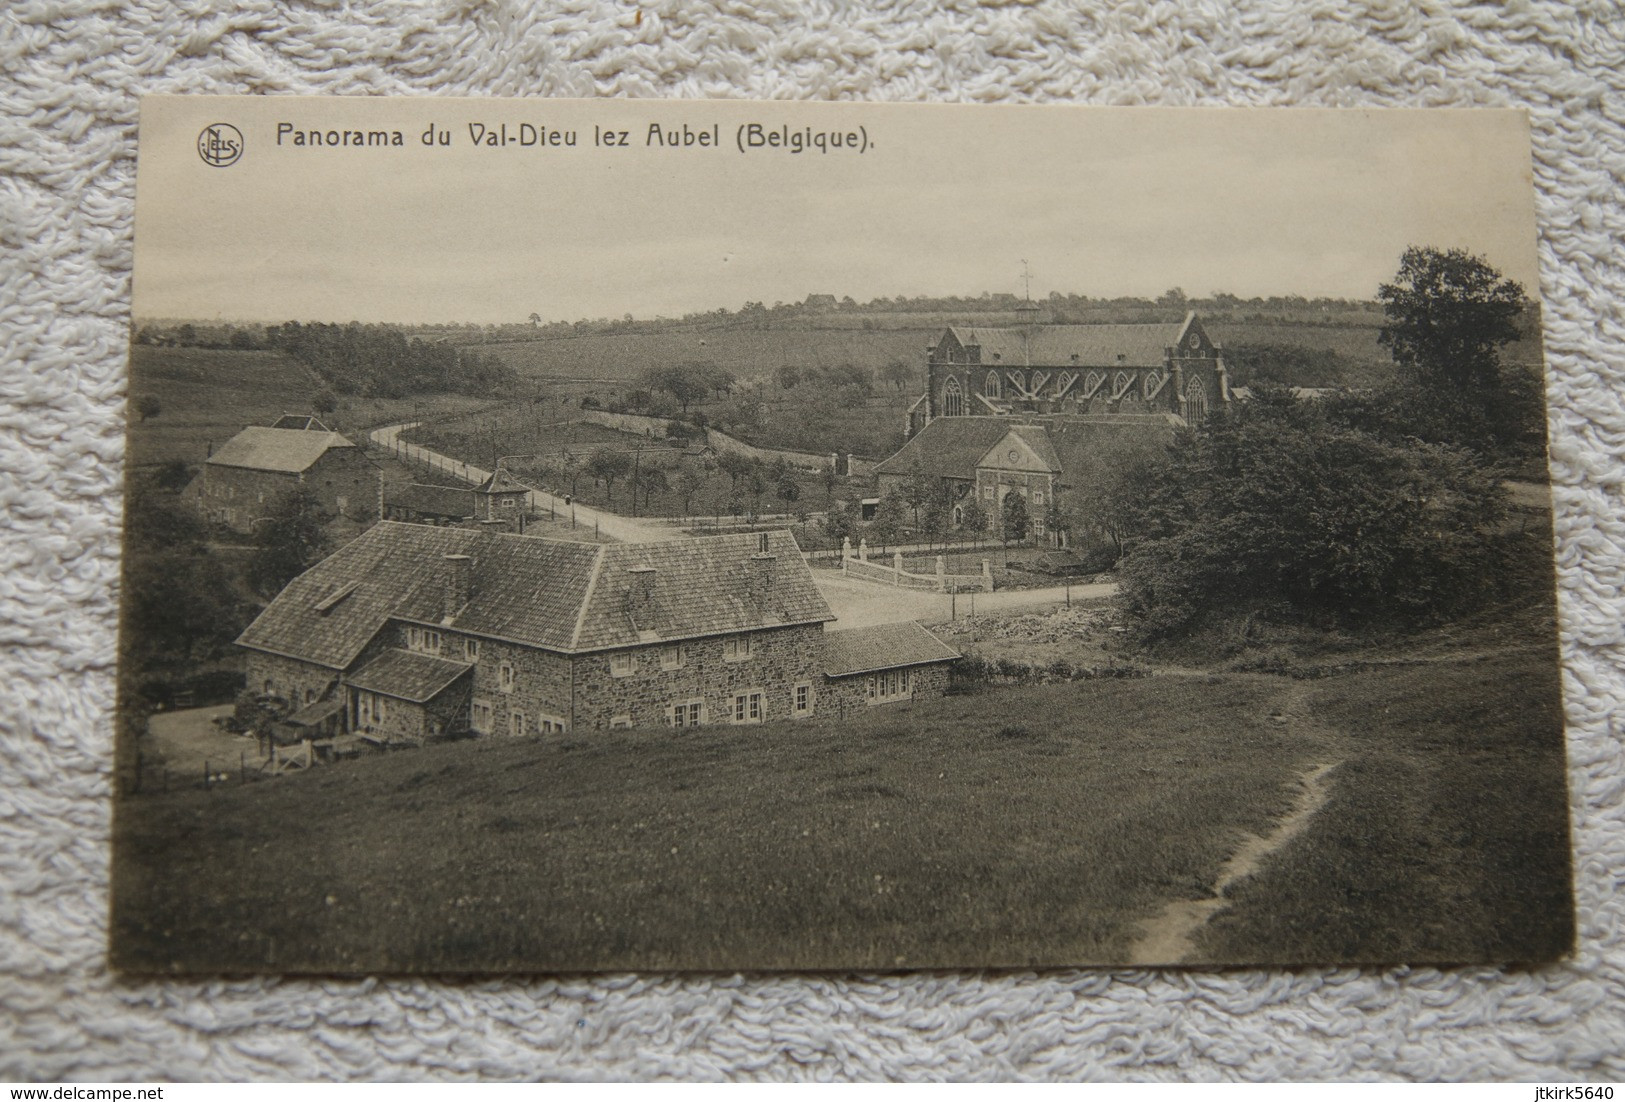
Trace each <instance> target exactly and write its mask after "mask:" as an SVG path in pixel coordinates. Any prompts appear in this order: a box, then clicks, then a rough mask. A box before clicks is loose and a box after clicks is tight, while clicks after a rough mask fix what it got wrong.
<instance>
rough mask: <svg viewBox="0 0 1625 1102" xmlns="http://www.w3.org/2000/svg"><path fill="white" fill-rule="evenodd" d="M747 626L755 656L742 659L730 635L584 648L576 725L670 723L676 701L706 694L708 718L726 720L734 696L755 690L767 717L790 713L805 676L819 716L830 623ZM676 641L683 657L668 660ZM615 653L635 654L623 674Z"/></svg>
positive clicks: (778, 717)
mask: <svg viewBox="0 0 1625 1102" xmlns="http://www.w3.org/2000/svg"><path fill="white" fill-rule="evenodd" d="M743 634H744V635H746V636H748V637H749V639H750V656H749V657H748V658H743V659H739V660H737V661H731V660H729V659H727V658H725V657H724V646H725V641H726V640H727V639H728V638H729V637H728V636H713V637H710V638H705V639H691V640H688V641H687V642H684V643H681V644H651V645H648V646H640V647H628V648H625V649H623V650H620V651H612V652H603V653H597V654H585V655H577V656H576V658H575V675H576V713H575V715H576V730H578V731H594V730H605V729H607V728H609V727H610V726H611V725H612V724H613V723H615V722H616V721H618V720H621V718H622V717H625V718H624V722H625V723H627V724H629V725H630V726H633V727H664V726H666V725H667V724H668V722H669V713H668V709H669V708H670V707H671V706H672V705H674V704H678V703H683V704H687V703H689V702H692V701H700V702H702V704H703V706H704V710H703V713H702V714H703V722H705V723H727V722H730V721H731V720H732V718H733V714H734V697H735V696H736V695H739V694H749V693H753V692H760V693H761V711H762V716H761V722H773V721H777V720H785V719H791V718H793V716H792V710H793V704H794V699H793V697H794V688H795V685H796V684H797V683H798V682H803V683H811V686H812V688H813V691H814V694H815V696H814V700H815V706H814V715H813V717H810V718H816V716H817V715H818V712H817V707H816V692H817V686H818V683H819V682H821V681H822V680H824V676H823V672H822V669H821V665H822V663H821V655H822V640H823V625H822V624H804V625H796V626H792V627H783V628H770V629H765V630H761V631H752V632H746V633H743ZM674 645H675V646H680V647H681V649H682V657H681V665H679V666H678V667H677V668H676V669H667V668H664V666H663V664H662V654H663V652H666V648H667V647H669V646H674ZM615 654H619V655H623V656H630V658H631V668H630V671H629V672H626V673H624V674H621V675H617V674H616V673H615V672H614V671H613V670H612V668H611V667H612V661H613V659H612V655H615ZM668 664H669V663H668ZM623 668H624V667H623Z"/></svg>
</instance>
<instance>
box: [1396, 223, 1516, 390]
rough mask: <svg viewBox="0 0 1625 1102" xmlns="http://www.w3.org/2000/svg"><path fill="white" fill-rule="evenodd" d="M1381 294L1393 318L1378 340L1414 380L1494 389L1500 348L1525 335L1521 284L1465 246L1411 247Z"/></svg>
mask: <svg viewBox="0 0 1625 1102" xmlns="http://www.w3.org/2000/svg"><path fill="white" fill-rule="evenodd" d="M1377 298H1378V299H1379V300H1380V301H1381V302H1382V309H1383V314H1384V315H1385V316H1386V318H1387V321H1386V323H1385V324H1384V325H1383V327H1382V333H1381V334H1380V336H1379V338H1378V339H1379V340H1380V341H1381V342H1382V344H1383V345H1385V346H1386V347H1387V348H1389V349H1390V350H1391V351H1392V352H1393V356H1394V362H1395V363H1397V364H1398V365H1399V367H1400V372H1401V374H1402V376H1404V377H1405V378H1407V379H1408V380H1409V381H1412V382H1418V383H1444V384H1447V385H1450V386H1453V387H1457V388H1460V389H1464V390H1482V389H1486V388H1490V387H1493V386H1495V385H1496V383H1497V382H1498V381H1499V372H1500V366H1501V356H1500V350H1501V346H1502V345H1505V344H1509V343H1510V342H1512V341H1515V340H1517V339H1518V338H1519V336H1521V335H1522V334H1521V333H1520V331H1519V328H1518V319H1519V316H1520V315H1521V314H1522V313H1523V310H1524V307H1525V305H1526V300H1525V298H1524V293H1523V287H1522V286H1520V285H1519V284H1518V283H1516V282H1514V281H1513V280H1510V279H1505V278H1503V277H1502V275H1501V273H1500V272H1498V271H1496V270H1495V269H1494V268H1492V267H1490V265H1489V264H1487V263H1486V262H1485V261H1483V260H1482V259H1480V258H1479V257H1476V256H1473V255H1472V254H1471V253H1468V252H1465V251H1463V250H1461V249H1444V250H1440V249H1430V248H1414V247H1413V248H1409V249H1406V250H1405V254H1404V255H1403V256H1402V257H1401V258H1400V262H1399V274H1398V275H1396V276H1395V277H1394V281H1393V282H1392V283H1384V284H1382V285H1381V286H1380V287H1379V288H1378V289H1377Z"/></svg>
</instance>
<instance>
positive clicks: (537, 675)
mask: <svg viewBox="0 0 1625 1102" xmlns="http://www.w3.org/2000/svg"><path fill="white" fill-rule="evenodd" d="M462 638H463V637H462V636H459V635H457V634H456V633H454V632H447V633H446V639H447V642H446V643H445V645H444V647H443V649H442V650H441V652H440V653H441V655H442V656H443V657H446V658H450V659H451V660H452V661H454V662H462V661H466V658H465V656H464V654H465V652H464V651H463V643H462ZM505 664H506V665H507V666H508V667H510V668H511V669H512V671H513V677H512V681H511V684H510V685H509V687H507V688H504V687H503V675H502V669H503V666H504V665H505ZM470 702H471V703H472V704H474V705H479V706H483V707H484V708H489V709H490V719H489V722H486V721H485V720H484V719H483V718H482V717H481V716H480V715H479V709H478V708H476V710H475V711H476V715H475V719H476V724H477V725H484V726H485V727H486V728H487V731H486V733H489V734H492V735H509V734H520V733H521V731H520V729H519V723H520V718H519V717H523V723H524V729H523V732H522V733H524V734H527V735H534V734H537V733H539V732H544V731H546V730H547V729H548V728H547V727H546V726H544V725H545V724H552V725H555V726H567V725H568V724H569V721H570V659H569V658H568V657H566V656H564V655H561V654H553V653H552V652H550V651H543V650H537V649H535V648H534V647H521V646H516V645H514V644H512V643H502V642H498V641H497V640H495V639H482V640H480V641H479V658H478V660H477V661H476V662H475V665H474V677H473V682H472V689H471V693H470Z"/></svg>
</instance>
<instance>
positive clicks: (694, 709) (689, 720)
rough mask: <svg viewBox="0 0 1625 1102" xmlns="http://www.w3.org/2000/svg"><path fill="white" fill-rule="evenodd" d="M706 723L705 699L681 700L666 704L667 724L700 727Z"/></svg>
mask: <svg viewBox="0 0 1625 1102" xmlns="http://www.w3.org/2000/svg"><path fill="white" fill-rule="evenodd" d="M704 723H705V702H704V701H703V700H679V701H677V702H676V703H675V704H668V705H666V726H668V727H699V726H701V725H702V724H704Z"/></svg>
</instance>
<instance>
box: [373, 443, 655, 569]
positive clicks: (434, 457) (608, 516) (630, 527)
mask: <svg viewBox="0 0 1625 1102" xmlns="http://www.w3.org/2000/svg"><path fill="white" fill-rule="evenodd" d="M420 423H421V422H418V421H406V422H403V423H402V424H399V425H385V426H384V427H383V428H381V429H373V430H372V432H371V433H369V434H368V435H369V436H370V437H371V438H372V442H373V443H374V444H377V445H378V446H379V447H381V448H385V449H387V450H389V451H391V452H393V453H394V454H396V455H399V456H401V457H402V458H405V459H412V460H415V461H417V462H419V463H422V464H424V465H425V466H428V467H431V468H433V469H434V470H437V471H440V472H441V473H442V474H449V475H451V476H452V477H453V478H457V479H461V480H462V481H464V482H467V483H468V484H469V485H470V486H478V485H479V484H480V483H481V482H484V481H485V480H486V479H488V478H490V477H491V472H490V471H487V470H482V469H481V468H479V467H476V466H474V465H473V464H471V463H464V462H463V461H462V460H460V459H453V458H451V456H449V455H441V454H440V453H439V452H435V451H430V450H429V449H428V448H425V447H421V446H419V445H417V444H408V443H407V442H405V441H404V440H402V439H401V438H400V436H401V433H403V432H405V431H406V430H407V429H410V428H416V427H417V426H418V425H419V424H420ZM529 500H530V504H531V507H532V508H534V509H538V510H542V509H548V508H552V509H556V510H558V511H559V512H560V513H563V514H565V515H568V514H569V513H570V511H571V510H572V509H573V510H574V511H575V518H576V523H577V524H580V525H596V527H597V530H598V531H599V532H600V533H602V534H603V535H606V536H608V537H609V538H610V539H613V540H618V541H620V542H621V543H657V542H664V541H666V540H679V539H685V538H687V534H686V533H684V532H682V531H680V530H678V529H675V528H668V527H665V526H664V525H657V524H645V523H643V522H642V521H639V520H634V519H633V518H631V517H623V516H621V515H620V514H618V513H606V512H604V511H603V510H602V509H594V508H592V507H591V506H589V505H581V504H576V505H566V504H565V503H564V499H563V498H561V497H555V496H554V495H552V494H550V493H547V492H546V491H544V490H532V491H531V492H530V499H529Z"/></svg>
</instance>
